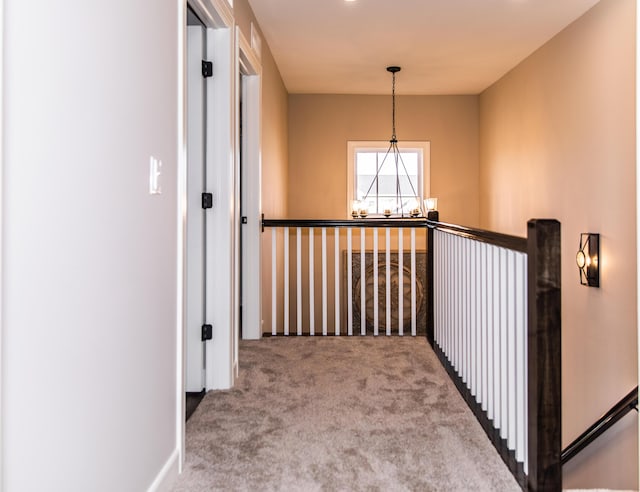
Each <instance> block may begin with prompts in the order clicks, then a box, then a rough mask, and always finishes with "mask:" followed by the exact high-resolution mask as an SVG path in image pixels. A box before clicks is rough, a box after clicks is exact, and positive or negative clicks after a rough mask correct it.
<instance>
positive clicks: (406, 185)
mask: <svg viewBox="0 0 640 492" xmlns="http://www.w3.org/2000/svg"><path fill="white" fill-rule="evenodd" d="M354 157H355V163H354V164H355V169H354V171H355V176H354V178H355V185H356V186H355V188H356V190H355V191H356V196H355V198H356V199H357V200H364V201H365V202H366V203H364V204H363V205H366V206H367V207H368V209H369V213H371V214H382V213H383V212H384V211H385V210H391V213H394V214H395V213H400V212H405V213H407V212H408V211H409V208H415V207H416V206H417V203H419V202H417V200H416V197H418V200H420V199H421V193H422V186H421V182H420V181H421V179H422V169H421V167H422V151H421V150H420V149H409V150H401V152H400V154H396V153H395V152H393V151H388V149H387V148H383V149H366V150H365V149H362V150H356V151H355V156H354ZM376 171H377V179H376Z"/></svg>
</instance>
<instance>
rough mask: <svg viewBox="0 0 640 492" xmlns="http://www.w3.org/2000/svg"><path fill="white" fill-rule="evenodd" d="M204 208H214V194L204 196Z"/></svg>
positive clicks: (204, 194)
mask: <svg viewBox="0 0 640 492" xmlns="http://www.w3.org/2000/svg"><path fill="white" fill-rule="evenodd" d="M202 208H213V193H203V194H202Z"/></svg>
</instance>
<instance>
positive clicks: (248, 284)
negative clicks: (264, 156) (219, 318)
mask: <svg viewBox="0 0 640 492" xmlns="http://www.w3.org/2000/svg"><path fill="white" fill-rule="evenodd" d="M236 48H237V55H236V59H237V60H238V70H237V77H238V78H237V81H236V87H238V90H237V91H236V111H238V115H237V118H236V121H237V122H238V125H239V124H242V125H243V129H244V130H245V131H244V133H243V139H242V142H240V130H239V128H238V130H237V131H236V135H237V136H238V138H237V140H236V148H237V149H238V152H236V155H237V156H238V157H237V160H236V173H237V174H236V176H237V180H236V181H237V185H238V189H237V190H236V196H237V197H238V200H240V199H241V200H242V206H243V215H244V216H245V217H247V223H246V224H245V225H241V224H240V220H238V222H237V224H238V227H237V232H236V234H237V242H236V244H238V245H240V244H241V243H240V227H244V229H243V232H242V246H241V247H242V251H238V253H239V254H238V264H237V265H236V275H237V277H238V278H239V276H240V274H242V282H241V285H242V292H240V290H239V287H240V282H239V283H238V291H237V299H238V300H240V295H241V296H242V338H243V339H245V340H257V339H259V338H260V337H262V295H261V280H260V278H261V272H262V237H261V235H262V196H261V190H262V161H261V142H262V125H261V121H262V64H261V62H260V60H259V58H258V56H257V54H256V52H255V50H254V49H253V47H252V46H251V44H250V43H249V41H248V40H247V38H246V37H245V36H244V35H243V34H242V31H240V28H239V27H236ZM241 78H242V79H243V80H244V84H243V83H241V80H240V79H241ZM240 91H242V101H243V105H242V117H240V114H239V111H240V97H241V95H240ZM240 122H242V123H240ZM240 145H242V152H240ZM241 155H242V162H240V156H241ZM241 166H242V169H243V172H242V178H241V173H240V169H241ZM240 179H242V185H243V186H242V197H241V196H240ZM237 209H238V212H239V211H240V203H239V201H238V206H237ZM240 261H241V262H242V273H240ZM238 309H240V306H239V305H238ZM236 360H237V346H236ZM236 369H237V368H236Z"/></svg>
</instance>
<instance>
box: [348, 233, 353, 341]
mask: <svg viewBox="0 0 640 492" xmlns="http://www.w3.org/2000/svg"><path fill="white" fill-rule="evenodd" d="M352 254H353V237H352V229H351V227H349V228H348V229H347V335H349V336H352V335H353V271H352V270H353V258H352Z"/></svg>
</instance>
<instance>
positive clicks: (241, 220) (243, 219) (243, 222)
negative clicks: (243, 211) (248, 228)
mask: <svg viewBox="0 0 640 492" xmlns="http://www.w3.org/2000/svg"><path fill="white" fill-rule="evenodd" d="M240 223H242V224H246V223H247V217H246V216H245V215H243V216H242V217H240Z"/></svg>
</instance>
